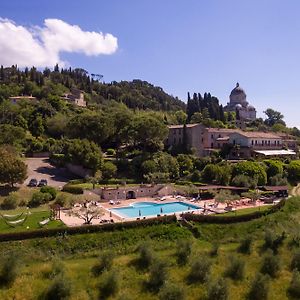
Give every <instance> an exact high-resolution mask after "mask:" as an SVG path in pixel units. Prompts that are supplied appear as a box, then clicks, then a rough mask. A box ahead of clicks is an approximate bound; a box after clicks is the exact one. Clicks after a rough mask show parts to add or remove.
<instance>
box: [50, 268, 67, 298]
mask: <svg viewBox="0 0 300 300" xmlns="http://www.w3.org/2000/svg"><path fill="white" fill-rule="evenodd" d="M70 295H71V282H70V280H69V279H68V278H66V277H65V276H64V275H62V274H61V275H58V276H56V277H55V278H54V279H53V281H52V282H51V283H50V285H49V287H48V289H47V290H46V292H45V297H44V299H46V300H63V299H67V298H69V296H70Z"/></svg>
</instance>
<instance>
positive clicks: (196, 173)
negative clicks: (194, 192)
mask: <svg viewBox="0 0 300 300" xmlns="http://www.w3.org/2000/svg"><path fill="white" fill-rule="evenodd" d="M191 181H193V182H200V181H201V172H200V171H198V170H195V171H194V172H193V173H192V175H191Z"/></svg>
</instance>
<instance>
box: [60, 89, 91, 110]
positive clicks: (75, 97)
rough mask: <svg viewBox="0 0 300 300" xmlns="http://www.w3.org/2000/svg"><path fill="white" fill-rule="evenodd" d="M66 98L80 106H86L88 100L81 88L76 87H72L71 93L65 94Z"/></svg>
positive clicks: (64, 97)
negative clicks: (85, 98)
mask: <svg viewBox="0 0 300 300" xmlns="http://www.w3.org/2000/svg"><path fill="white" fill-rule="evenodd" d="M63 99H64V100H67V101H68V102H70V103H73V104H75V105H77V106H80V107H86V101H85V100H84V94H83V92H82V91H81V90H79V89H76V88H71V93H68V94H65V95H64V96H63Z"/></svg>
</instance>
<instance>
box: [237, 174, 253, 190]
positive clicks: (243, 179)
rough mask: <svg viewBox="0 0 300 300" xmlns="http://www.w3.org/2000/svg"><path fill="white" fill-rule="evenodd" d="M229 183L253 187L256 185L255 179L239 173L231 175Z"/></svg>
mask: <svg viewBox="0 0 300 300" xmlns="http://www.w3.org/2000/svg"><path fill="white" fill-rule="evenodd" d="M231 184H232V185H233V186H239V187H246V188H255V187H256V186H257V179H256V178H252V177H250V176H247V175H243V174H241V175H237V176H235V177H233V178H232V181H231Z"/></svg>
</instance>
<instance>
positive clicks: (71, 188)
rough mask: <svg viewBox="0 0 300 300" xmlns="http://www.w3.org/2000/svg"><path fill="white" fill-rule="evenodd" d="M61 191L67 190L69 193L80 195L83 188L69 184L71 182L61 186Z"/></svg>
mask: <svg viewBox="0 0 300 300" xmlns="http://www.w3.org/2000/svg"><path fill="white" fill-rule="evenodd" d="M62 190H63V192H67V193H70V194H76V195H80V194H83V188H82V187H81V186H76V185H71V184H68V183H67V184H65V185H64V187H63V189H62Z"/></svg>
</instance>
